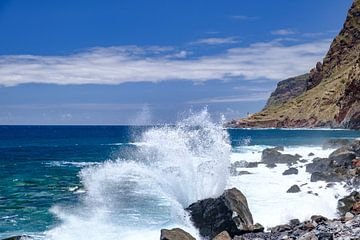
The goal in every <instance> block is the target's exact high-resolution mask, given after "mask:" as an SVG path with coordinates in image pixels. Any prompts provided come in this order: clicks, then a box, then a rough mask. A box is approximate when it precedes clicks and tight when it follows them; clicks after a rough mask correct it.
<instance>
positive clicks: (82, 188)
mask: <svg viewBox="0 0 360 240" xmlns="http://www.w3.org/2000/svg"><path fill="white" fill-rule="evenodd" d="M358 137H360V132H358V131H351V130H329V129H317V130H310V129H309V130H304V129H302V130H300V129H292V130H286V129H226V128H223V125H222V123H221V122H216V121H214V120H212V118H211V116H210V114H209V113H208V112H207V111H201V112H198V113H194V114H190V115H189V116H187V117H185V118H184V119H181V120H179V121H178V122H177V123H176V124H173V125H160V126H0V238H5V237H9V236H14V235H21V234H26V235H29V236H32V237H33V239H48V240H72V239H74V240H75V239H76V240H85V239H86V240H88V239H97V240H101V239H121V240H123V239H125V240H127V239H129V240H132V239H137V240H139V239H140V240H141V239H144V240H145V239H146V240H152V239H154V240H155V239H159V237H160V230H161V229H163V228H174V227H181V228H183V229H185V230H186V231H188V232H190V233H191V234H192V235H193V236H195V237H197V239H201V238H200V236H199V235H198V232H197V230H196V228H194V226H193V225H192V223H191V221H190V220H189V216H188V214H187V213H186V212H185V211H184V210H183V209H184V208H186V207H187V206H188V205H190V204H191V203H193V202H195V201H197V200H201V199H204V198H209V197H217V196H219V195H221V194H222V192H223V191H224V189H227V188H232V187H236V188H238V189H239V190H241V191H242V192H243V193H244V194H245V196H246V197H247V200H248V204H249V208H250V210H251V212H252V215H253V218H254V221H255V222H259V223H261V224H262V225H264V226H265V227H271V226H275V225H277V224H282V223H286V222H287V221H289V220H290V219H293V218H298V219H300V220H305V219H306V218H309V217H310V216H311V215H314V214H321V215H324V216H327V217H329V218H332V217H336V214H337V212H336V206H337V200H338V199H339V198H340V197H341V196H344V195H346V194H347V193H348V190H347V189H346V187H344V184H343V183H338V184H336V185H334V186H327V183H325V182H321V181H320V182H315V183H313V182H310V175H309V174H308V173H306V171H305V164H307V163H309V162H311V161H312V160H313V159H314V158H317V157H320V158H321V157H327V156H328V155H329V154H330V153H331V152H332V151H333V150H334V149H323V147H322V146H323V143H324V142H326V141H327V140H328V139H335V138H346V139H355V138H358ZM274 146H282V147H284V153H289V154H299V155H301V156H302V159H303V160H304V161H302V162H299V163H297V164H296V165H295V167H296V168H298V170H299V173H298V174H297V175H287V176H284V175H282V173H283V172H284V171H285V170H286V169H288V166H287V165H285V164H278V165H277V166H276V167H275V168H267V167H266V166H265V165H262V164H261V165H259V166H258V167H257V168H239V169H238V171H247V174H243V175H239V176H231V175H230V174H229V167H230V165H231V163H233V162H236V161H247V162H258V161H260V160H261V152H262V150H263V149H265V148H268V147H274ZM310 153H312V154H310ZM311 155H313V156H311ZM305 161H307V162H305ZM293 184H298V185H299V186H301V192H299V193H287V192H286V191H287V189H288V188H289V187H290V186H292V185H293Z"/></svg>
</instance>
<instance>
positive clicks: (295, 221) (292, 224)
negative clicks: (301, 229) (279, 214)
mask: <svg viewBox="0 0 360 240" xmlns="http://www.w3.org/2000/svg"><path fill="white" fill-rule="evenodd" d="M289 224H290V225H291V226H296V225H299V224H300V220H299V219H297V218H296V219H291V220H290V221H289Z"/></svg>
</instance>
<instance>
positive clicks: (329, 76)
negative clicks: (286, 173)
mask: <svg viewBox="0 0 360 240" xmlns="http://www.w3.org/2000/svg"><path fill="white" fill-rule="evenodd" d="M228 126H230V127H238V128H242V127H257V128H259V127H260V128H294V127H296V128H302V127H306V128H314V127H331V128H351V129H360V0H354V2H353V4H352V6H351V8H350V10H349V12H348V15H347V18H346V21H345V24H344V26H343V28H342V30H341V31H340V33H339V34H338V35H337V37H336V38H335V39H334V40H333V42H332V44H331V46H330V49H329V51H328V52H327V54H326V56H325V58H324V59H323V62H322V63H320V62H319V63H317V64H316V66H315V67H314V68H313V69H312V70H311V71H310V73H309V74H305V75H301V76H299V77H295V78H290V79H288V80H285V81H282V82H279V84H278V87H277V89H276V90H275V91H274V92H273V93H272V95H271V96H270V98H269V100H268V102H267V104H266V106H265V108H264V109H263V110H262V111H261V112H258V113H255V114H253V115H251V116H250V117H248V118H244V119H240V120H234V121H232V122H230V123H229V124H228Z"/></svg>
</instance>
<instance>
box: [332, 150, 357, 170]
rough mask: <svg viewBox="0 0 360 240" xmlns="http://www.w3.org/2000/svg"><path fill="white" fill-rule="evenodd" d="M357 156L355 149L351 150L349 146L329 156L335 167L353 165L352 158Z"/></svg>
mask: <svg viewBox="0 0 360 240" xmlns="http://www.w3.org/2000/svg"><path fill="white" fill-rule="evenodd" d="M355 158H356V154H355V152H353V151H350V150H349V148H348V147H347V146H344V147H341V148H339V149H337V150H335V151H334V152H332V153H331V154H330V156H329V160H330V161H331V165H332V166H335V167H348V166H351V164H352V160H354V159H355Z"/></svg>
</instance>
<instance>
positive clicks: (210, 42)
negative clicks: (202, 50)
mask: <svg viewBox="0 0 360 240" xmlns="http://www.w3.org/2000/svg"><path fill="white" fill-rule="evenodd" d="M238 42H239V40H238V39H237V38H236V37H225V38H203V39H199V40H197V41H195V42H192V43H191V44H194V45H221V44H233V43H238Z"/></svg>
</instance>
